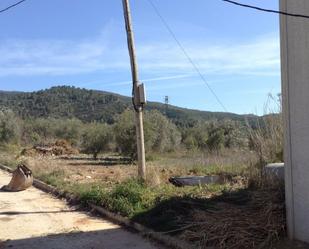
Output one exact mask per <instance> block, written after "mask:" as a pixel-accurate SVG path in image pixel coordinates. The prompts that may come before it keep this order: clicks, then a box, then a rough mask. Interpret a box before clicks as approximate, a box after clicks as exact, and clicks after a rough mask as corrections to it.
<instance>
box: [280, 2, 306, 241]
mask: <svg viewBox="0 0 309 249" xmlns="http://www.w3.org/2000/svg"><path fill="white" fill-rule="evenodd" d="M280 9H281V10H282V11H286V12H291V13H302V14H307V15H309V0H280ZM280 26H281V66H282V97H283V114H284V125H285V150H284V152H285V156H284V157H285V158H284V160H285V167H286V168H285V184H286V204H287V220H288V233H289V237H290V238H291V239H298V240H302V241H306V242H309V19H303V18H298V17H287V16H281V20H280Z"/></svg>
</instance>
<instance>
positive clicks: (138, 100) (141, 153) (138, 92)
mask: <svg viewBox="0 0 309 249" xmlns="http://www.w3.org/2000/svg"><path fill="white" fill-rule="evenodd" d="M122 4H123V12H124V19H125V23H126V32H127V40H128V49H129V55H130V63H131V71H132V81H133V90H132V102H133V106H134V110H135V121H136V140H137V159H138V176H139V178H141V179H143V180H145V179H146V160H145V145H144V128H143V106H144V104H146V97H145V91H144V84H142V83H140V82H139V79H138V67H137V60H136V55H135V46H134V35H133V28H132V19H131V12H130V5H129V0H122Z"/></svg>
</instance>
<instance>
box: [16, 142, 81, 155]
mask: <svg viewBox="0 0 309 249" xmlns="http://www.w3.org/2000/svg"><path fill="white" fill-rule="evenodd" d="M78 153H79V151H78V150H77V149H76V148H73V147H72V145H71V144H70V143H69V142H68V141H66V140H57V141H56V142H55V143H53V144H48V145H42V146H37V145H36V146H33V147H32V148H25V149H23V150H22V152H21V155H23V156H31V157H33V156H37V155H45V156H61V155H74V154H78Z"/></svg>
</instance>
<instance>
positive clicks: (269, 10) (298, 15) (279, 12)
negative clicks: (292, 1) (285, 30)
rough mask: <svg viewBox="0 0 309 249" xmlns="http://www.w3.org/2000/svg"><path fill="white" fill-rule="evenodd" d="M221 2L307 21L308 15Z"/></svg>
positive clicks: (226, 0)
mask: <svg viewBox="0 0 309 249" xmlns="http://www.w3.org/2000/svg"><path fill="white" fill-rule="evenodd" d="M222 1H223V2H227V3H231V4H234V5H238V6H241V7H245V8H250V9H255V10H258V11H263V12H268V13H275V14H279V15H284V16H293V17H301V18H306V19H309V16H308V15H302V14H295V13H289V12H285V11H280V10H272V9H265V8H261V7H257V6H253V5H248V4H243V3H239V2H235V1H232V0H222Z"/></svg>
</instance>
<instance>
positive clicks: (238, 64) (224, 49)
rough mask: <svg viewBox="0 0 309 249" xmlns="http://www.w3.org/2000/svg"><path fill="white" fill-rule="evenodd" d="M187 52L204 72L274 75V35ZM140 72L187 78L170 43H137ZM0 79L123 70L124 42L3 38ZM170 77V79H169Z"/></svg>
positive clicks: (276, 56) (200, 46)
mask: <svg viewBox="0 0 309 249" xmlns="http://www.w3.org/2000/svg"><path fill="white" fill-rule="evenodd" d="M184 45H185V47H186V49H187V52H188V54H189V55H190V57H191V58H192V60H193V61H194V62H195V63H196V64H197V65H198V67H199V68H200V70H201V71H202V73H205V74H248V75H265V76H266V75H268V76H269V75H279V66H280V56H279V40H278V37H277V35H276V34H274V35H271V36H266V37H261V38H259V39H255V40H251V41H247V42H244V43H242V44H232V43H222V44H217V45H207V44H196V43H194V42H192V43H185V44H184ZM137 51H138V60H139V62H140V63H139V64H140V70H141V71H142V72H143V73H145V74H148V75H154V76H155V77H159V76H161V75H163V79H165V77H167V78H166V79H167V80H168V79H169V77H172V78H173V77H175V76H176V77H177V75H179V74H182V75H183V74H186V75H187V74H192V73H194V70H193V68H192V65H191V64H190V63H189V62H188V60H187V59H186V58H185V56H184V55H183V53H182V51H181V50H180V49H179V48H178V47H177V44H175V43H160V44H139V45H138V46H137ZM0 54H1V57H0V76H8V75H15V76H23V75H66V74H71V75H72V74H73V75H74V74H83V73H92V72H96V71H100V72H105V71H110V70H117V71H118V70H119V71H123V70H129V60H128V55H127V51H126V46H125V44H123V45H119V43H118V42H117V43H112V42H111V41H109V40H108V39H107V37H106V36H104V35H102V36H100V37H97V38H96V39H88V40H79V41H67V40H7V41H5V42H3V43H2V44H0ZM170 75H172V76H170Z"/></svg>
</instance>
